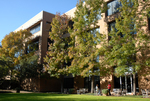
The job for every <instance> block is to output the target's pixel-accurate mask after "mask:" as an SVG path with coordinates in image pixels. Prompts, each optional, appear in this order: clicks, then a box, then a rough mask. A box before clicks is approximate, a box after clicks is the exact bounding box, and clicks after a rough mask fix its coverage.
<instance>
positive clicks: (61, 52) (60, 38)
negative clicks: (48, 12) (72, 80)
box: [44, 13, 71, 92]
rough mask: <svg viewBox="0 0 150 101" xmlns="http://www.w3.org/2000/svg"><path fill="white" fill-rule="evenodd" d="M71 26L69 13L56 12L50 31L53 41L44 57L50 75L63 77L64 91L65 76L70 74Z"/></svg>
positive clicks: (50, 37)
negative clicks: (68, 69) (68, 67)
mask: <svg viewBox="0 0 150 101" xmlns="http://www.w3.org/2000/svg"><path fill="white" fill-rule="evenodd" d="M69 26H70V27H71V20H70V18H69V17H68V16H67V15H65V14H64V15H60V14H59V13H58V14H56V16H55V18H53V20H52V23H51V27H52V31H51V32H50V33H49V39H50V40H51V43H49V48H48V51H47V54H46V57H45V58H44V62H46V64H45V65H44V67H45V68H46V70H47V71H48V73H49V74H50V76H51V77H57V78H60V79H61V80H60V81H61V92H63V81H62V80H63V77H64V75H67V74H68V72H67V70H66V67H67V66H68V65H69V63H70V61H71V59H69V56H68V47H69V45H68V43H69V42H70V37H69V33H68V28H69Z"/></svg>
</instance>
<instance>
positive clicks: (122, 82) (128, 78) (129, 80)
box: [114, 74, 139, 93]
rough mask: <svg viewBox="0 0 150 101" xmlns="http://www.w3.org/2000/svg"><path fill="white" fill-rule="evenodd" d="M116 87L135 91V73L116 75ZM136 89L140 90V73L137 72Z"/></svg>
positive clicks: (129, 91)
mask: <svg viewBox="0 0 150 101" xmlns="http://www.w3.org/2000/svg"><path fill="white" fill-rule="evenodd" d="M114 88H120V89H122V90H123V89H127V92H128V93H131V92H133V75H132V74H129V75H125V76H124V77H118V78H117V77H116V76H114ZM136 91H137V92H139V90H138V75H137V74H136Z"/></svg>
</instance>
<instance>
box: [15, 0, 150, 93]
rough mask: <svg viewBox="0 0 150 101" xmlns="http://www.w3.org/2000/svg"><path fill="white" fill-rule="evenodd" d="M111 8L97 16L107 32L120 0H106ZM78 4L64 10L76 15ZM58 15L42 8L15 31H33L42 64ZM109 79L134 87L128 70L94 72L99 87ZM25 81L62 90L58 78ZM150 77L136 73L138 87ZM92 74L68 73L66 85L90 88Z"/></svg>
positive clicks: (44, 88)
mask: <svg viewBox="0 0 150 101" xmlns="http://www.w3.org/2000/svg"><path fill="white" fill-rule="evenodd" d="M106 2H107V5H108V6H109V9H108V10H107V12H106V13H103V14H102V15H103V16H102V17H101V18H100V19H99V20H98V25H99V26H100V27H99V28H98V30H100V32H101V33H103V32H104V33H105V34H106V35H107V36H108V33H109V30H111V26H114V25H115V18H116V17H117V16H118V10H117V9H116V8H117V7H119V5H120V4H119V1H118V0H106ZM75 10H76V7H75V8H73V9H71V10H69V11H68V12H66V13H65V14H66V15H68V16H70V17H74V12H75ZM53 17H55V15H54V14H51V13H48V12H45V11H42V12H40V13H39V14H37V15H36V16H34V17H33V18H32V19H30V20H29V21H27V22H26V23H25V24H23V25H22V26H20V27H19V28H18V29H16V30H15V31H18V30H21V29H28V30H30V32H31V33H32V34H33V42H34V43H35V44H36V45H37V47H38V53H39V57H40V63H42V64H43V57H44V56H45V55H46V51H47V50H48V42H50V40H49V31H50V30H51V29H50V28H51V27H50V23H51V22H52V18H53ZM147 27H148V29H149V30H150V18H148V26H147ZM32 81H34V82H35V83H34V84H32V85H31V83H30V82H32ZM108 82H111V85H112V88H124V89H127V92H128V93H131V92H132V91H133V75H132V74H127V75H126V76H125V77H119V78H117V77H116V76H114V75H109V76H107V77H101V78H100V77H99V76H95V85H96V84H99V83H100V85H99V86H100V88H101V89H104V88H107V84H108ZM26 83H28V84H26V87H25V89H28V90H29V89H30V90H31V89H35V88H36V89H37V90H38V91H60V88H61V87H60V82H59V80H58V79H55V78H44V77H43V78H42V77H40V78H39V79H36V80H28V81H27V82H26ZM149 84H150V77H143V76H140V75H136V88H137V91H138V92H139V91H140V90H139V89H141V88H144V89H145V88H150V85H149ZM90 85H91V78H90V77H87V78H81V77H75V78H73V77H72V76H68V77H65V78H64V88H75V89H79V88H83V87H85V88H88V89H89V90H90V89H91V88H90V87H91V86H90Z"/></svg>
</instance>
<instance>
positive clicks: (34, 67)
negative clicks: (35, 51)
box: [14, 55, 42, 86]
mask: <svg viewBox="0 0 150 101" xmlns="http://www.w3.org/2000/svg"><path fill="white" fill-rule="evenodd" d="M41 67H42V66H41V65H40V64H38V56H37V55H33V56H30V57H26V58H23V59H21V60H20V61H19V64H18V65H16V66H15V69H14V72H15V73H14V74H15V75H16V76H15V79H16V81H17V82H18V84H19V86H20V85H21V83H22V82H23V81H24V80H25V79H27V78H36V77H38V75H39V74H40V71H41V69H42V68H41Z"/></svg>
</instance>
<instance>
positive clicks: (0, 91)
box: [0, 89, 33, 93]
mask: <svg viewBox="0 0 150 101" xmlns="http://www.w3.org/2000/svg"><path fill="white" fill-rule="evenodd" d="M0 93H16V90H2V89H0ZM20 93H33V92H30V91H20Z"/></svg>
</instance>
